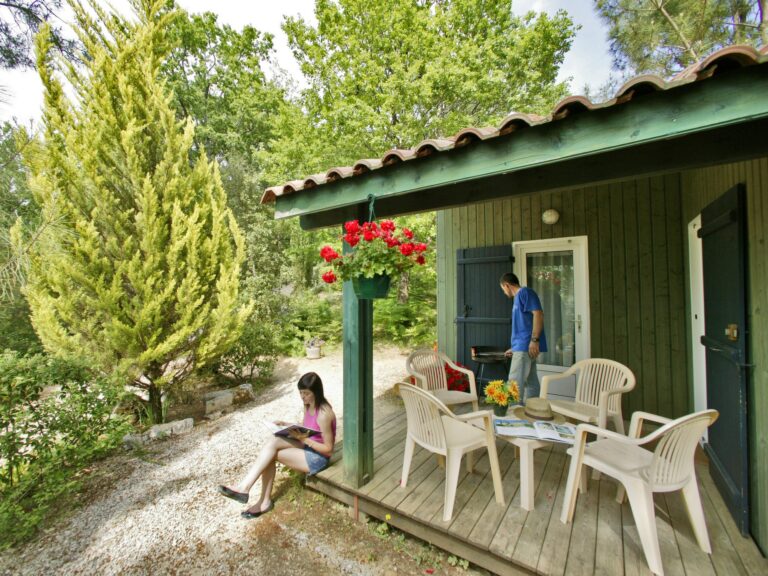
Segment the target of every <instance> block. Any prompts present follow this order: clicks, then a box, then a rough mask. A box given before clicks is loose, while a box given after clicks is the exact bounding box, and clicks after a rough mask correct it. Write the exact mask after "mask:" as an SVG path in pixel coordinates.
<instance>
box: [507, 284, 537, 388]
mask: <svg viewBox="0 0 768 576" xmlns="http://www.w3.org/2000/svg"><path fill="white" fill-rule="evenodd" d="M499 284H500V285H501V289H502V291H503V292H504V294H506V295H507V298H512V299H513V300H514V303H513V305H512V338H511V344H512V346H511V347H510V349H509V350H507V352H506V355H507V356H511V357H512V361H511V363H510V367H509V379H510V380H514V381H515V382H517V385H518V387H519V389H520V397H521V400H523V401H525V400H527V399H528V398H536V397H538V395H539V391H540V390H541V385H540V384H539V375H538V374H537V373H536V359H537V358H538V357H539V354H540V353H541V352H546V351H547V336H546V334H544V311H543V310H542V309H541V301H540V300H539V297H538V295H537V294H536V292H534V291H533V290H531V289H530V288H527V287H525V286H520V280H518V278H517V276H515V275H514V274H512V273H511V272H507V273H506V274H504V275H503V276H502V277H501V279H500V280H499Z"/></svg>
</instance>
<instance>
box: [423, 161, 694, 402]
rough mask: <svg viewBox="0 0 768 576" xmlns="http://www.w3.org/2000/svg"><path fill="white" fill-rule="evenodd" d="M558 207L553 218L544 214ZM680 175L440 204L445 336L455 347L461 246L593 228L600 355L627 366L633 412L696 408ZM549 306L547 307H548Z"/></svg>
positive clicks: (441, 326) (595, 347) (595, 349)
mask: <svg viewBox="0 0 768 576" xmlns="http://www.w3.org/2000/svg"><path fill="white" fill-rule="evenodd" d="M547 208H555V209H557V210H558V211H559V212H560V220H559V221H558V223H557V224H555V225H554V226H547V225H544V224H542V222H541V213H542V212H543V211H544V210H546V209H547ZM684 228H685V226H684V224H683V218H682V205H681V195H680V177H679V176H678V175H674V176H666V177H654V178H646V179H642V180H637V181H629V182H624V183H618V184H611V185H605V186H595V187H589V188H581V189H577V190H571V191H560V192H543V193H540V194H535V195H528V196H512V197H509V198H506V199H504V200H496V201H493V202H487V203H483V204H476V205H470V206H465V207H461V208H455V209H452V210H447V211H444V212H441V213H438V248H437V255H438V279H439V280H438V281H439V285H438V319H439V320H438V341H439V344H440V347H441V349H444V350H447V351H448V353H449V354H455V352H456V326H455V324H454V322H453V320H454V318H455V317H456V250H457V249H458V248H471V247H476V246H494V245H500V244H505V243H511V242H515V241H521V240H538V239H542V238H558V237H565V236H583V235H586V236H588V237H589V284H590V298H589V300H590V319H591V331H592V333H591V346H592V356H593V357H604V358H613V359H615V360H618V361H619V362H622V363H624V364H626V365H627V366H629V367H630V368H631V369H632V371H633V372H634V373H635V375H636V377H637V381H638V385H637V387H636V388H635V390H634V391H633V392H632V393H630V394H628V395H627V397H626V398H625V405H624V408H625V410H626V413H627V414H631V413H632V412H633V411H635V410H640V409H644V410H649V411H651V412H655V413H658V414H664V415H667V416H678V415H682V414H685V413H687V412H688V411H689V407H690V405H691V398H690V394H689V387H688V367H687V364H686V362H685V358H686V331H687V323H686V315H685V286H684V277H683V262H684V252H685V245H684V243H683V235H682V232H681V231H682V230H684ZM545 313H546V311H545Z"/></svg>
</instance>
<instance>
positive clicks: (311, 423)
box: [304, 408, 336, 442]
mask: <svg viewBox="0 0 768 576" xmlns="http://www.w3.org/2000/svg"><path fill="white" fill-rule="evenodd" d="M318 414H320V409H319V408H316V409H315V413H314V414H310V413H309V410H307V411H305V412H304V426H306V427H307V428H314V429H315V430H320V425H319V424H318V423H317V415H318ZM331 432H332V433H333V439H332V440H331V441H332V442H336V418H334V419H333V422H331ZM309 439H310V440H314V441H315V442H323V435H322V434H315V435H314V436H310V437H309Z"/></svg>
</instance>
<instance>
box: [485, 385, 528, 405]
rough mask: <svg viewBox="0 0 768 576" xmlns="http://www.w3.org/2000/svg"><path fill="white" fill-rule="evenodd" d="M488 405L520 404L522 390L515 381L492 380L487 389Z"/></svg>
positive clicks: (486, 400) (486, 399) (486, 398)
mask: <svg viewBox="0 0 768 576" xmlns="http://www.w3.org/2000/svg"><path fill="white" fill-rule="evenodd" d="M485 402H486V404H496V405H497V406H510V405H511V404H517V403H518V402H520V389H519V388H518V387H517V382H515V381H514V380H506V381H505V380H491V381H490V382H488V384H487V385H486V387H485Z"/></svg>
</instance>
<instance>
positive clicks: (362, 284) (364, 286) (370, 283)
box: [352, 274, 390, 300]
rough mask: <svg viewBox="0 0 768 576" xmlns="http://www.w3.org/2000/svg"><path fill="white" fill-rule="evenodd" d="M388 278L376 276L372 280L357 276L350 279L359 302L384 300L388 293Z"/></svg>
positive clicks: (383, 275)
mask: <svg viewBox="0 0 768 576" xmlns="http://www.w3.org/2000/svg"><path fill="white" fill-rule="evenodd" d="M389 282H390V278H389V275H387V274H376V275H375V276H374V277H373V278H364V277H362V276H359V277H357V278H353V279H352V287H353V288H354V290H355V294H357V297H358V298H359V299H361V300H372V299H374V298H386V297H387V293H388V292H389Z"/></svg>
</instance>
